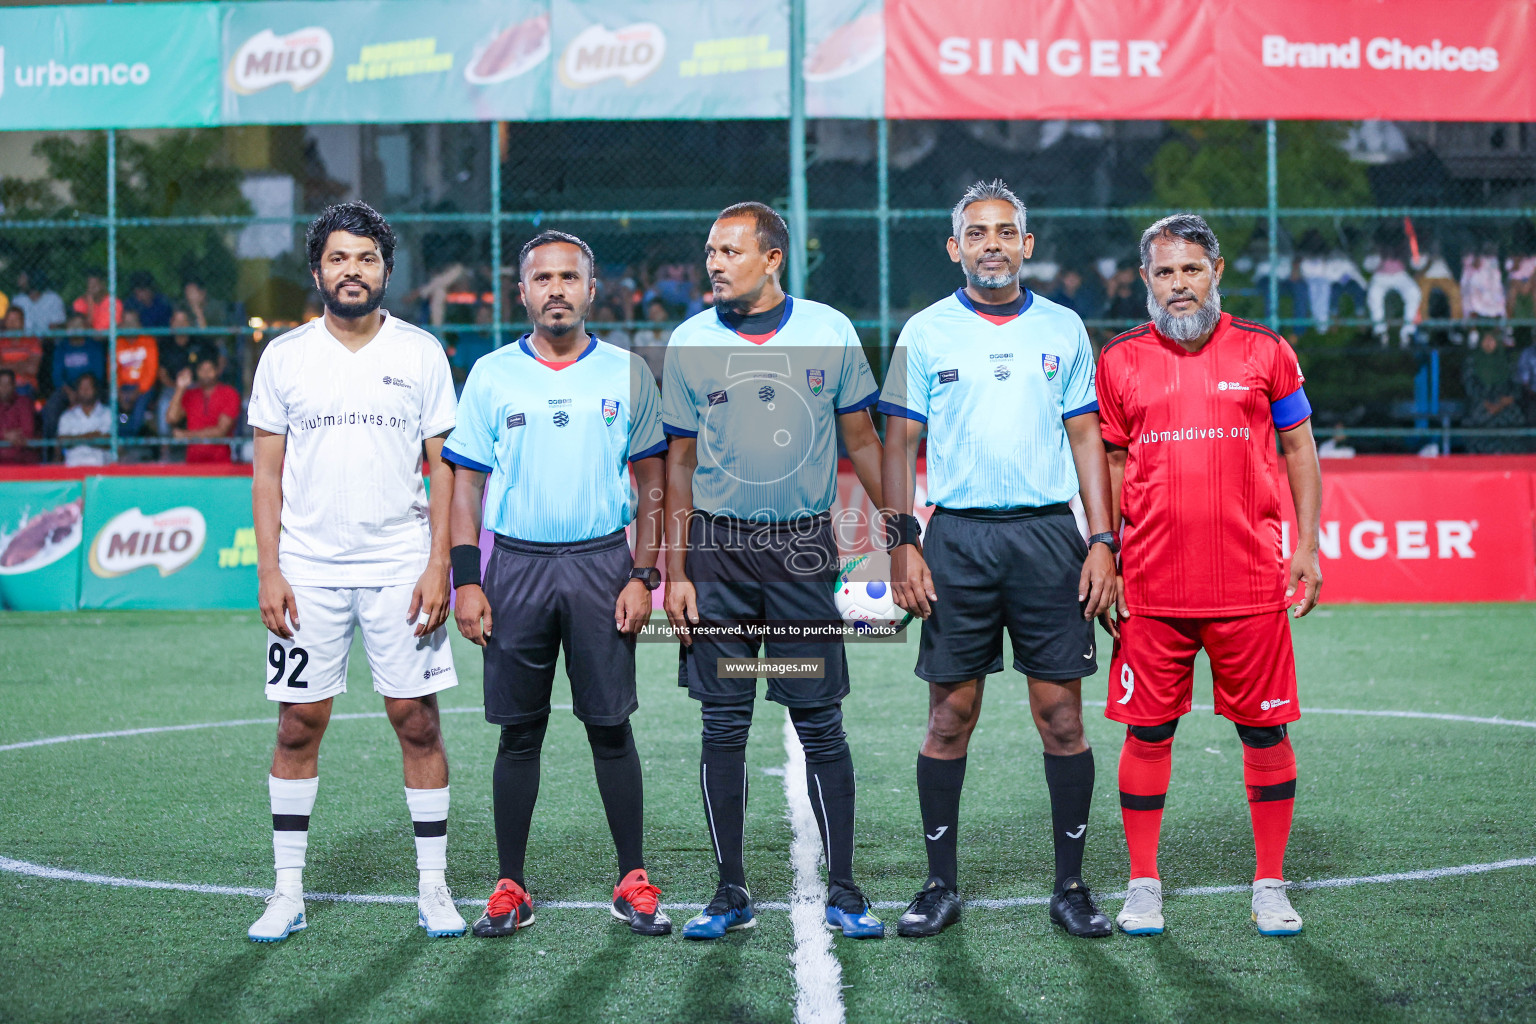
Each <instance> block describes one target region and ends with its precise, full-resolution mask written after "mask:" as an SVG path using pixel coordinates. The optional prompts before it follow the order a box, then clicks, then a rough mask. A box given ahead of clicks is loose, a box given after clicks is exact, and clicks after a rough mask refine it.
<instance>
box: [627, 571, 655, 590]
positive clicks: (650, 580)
mask: <svg viewBox="0 0 1536 1024" xmlns="http://www.w3.org/2000/svg"><path fill="white" fill-rule="evenodd" d="M629 578H630V579H632V580H639V581H640V582H641V583H644V584H645V589H646V590H655V589H656V588H657V587H659V586H661V570H660V569H658V568H656V567H655V566H654V565H653V566H650V567H648V568H645V569H641V568H640V567H638V566H636V567H635V568H633V569H631V570H629Z"/></svg>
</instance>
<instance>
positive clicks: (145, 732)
mask: <svg viewBox="0 0 1536 1024" xmlns="http://www.w3.org/2000/svg"><path fill="white" fill-rule="evenodd" d="M550 707H552V708H556V709H560V708H565V709H567V710H569V708H570V705H569V704H552V705H550ZM438 710H439V713H440V714H444V715H465V714H470V713H472V712H484V711H485V708H439V709H438ZM384 717H386V716H385V714H384V712H382V711H350V712H347V713H346V714H342V715H332V716H331V721H333V722H344V721H349V720H353V719H358V718H384ZM276 724H277V717H276V716H273V717H271V718H236V719H234V720H232V721H228V722H194V723H193V724H191V725H151V726H148V727H146V728H143V729H117V730H115V731H113V732H80V733H75V734H73V735H70V736H46V737H44V738H43V739H40V740H23V741H22V742H20V743H5V744H0V753H4V752H5V751H7V750H25V749H27V748H28V747H51V746H53V745H54V744H55V743H75V742H78V741H81V740H110V739H117V738H118V737H121V736H150V735H153V734H154V733H159V732H188V731H190V730H193V729H227V728H229V727H230V726H235V725H276Z"/></svg>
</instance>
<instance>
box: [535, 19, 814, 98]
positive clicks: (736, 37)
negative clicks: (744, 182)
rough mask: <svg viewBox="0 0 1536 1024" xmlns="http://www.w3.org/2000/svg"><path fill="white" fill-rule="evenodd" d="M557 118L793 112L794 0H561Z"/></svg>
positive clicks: (556, 67) (555, 92) (554, 90)
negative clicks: (791, 1)
mask: <svg viewBox="0 0 1536 1024" xmlns="http://www.w3.org/2000/svg"><path fill="white" fill-rule="evenodd" d="M550 9H551V13H552V15H553V19H554V28H555V55H554V69H553V71H554V78H555V84H554V86H553V88H552V91H551V94H550V117H551V118H554V119H556V120H563V119H566V118H595V119H603V120H607V119H621V120H623V119H642V118H698V119H705V120H708V119H714V118H757V117H785V116H786V115H787V114H788V113H789V73H788V70H789V9H788V4H787V3H786V2H785V0H760V2H757V3H699V2H698V0H553V3H552V4H551V8H550Z"/></svg>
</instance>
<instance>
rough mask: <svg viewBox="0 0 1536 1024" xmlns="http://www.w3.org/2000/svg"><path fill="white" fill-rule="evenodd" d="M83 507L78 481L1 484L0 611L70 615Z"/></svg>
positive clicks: (76, 583)
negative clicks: (65, 612) (46, 612)
mask: <svg viewBox="0 0 1536 1024" xmlns="http://www.w3.org/2000/svg"><path fill="white" fill-rule="evenodd" d="M81 505H82V502H81V487H80V481H78V480H50V481H39V482H36V483H33V482H20V481H7V482H5V483H0V608H4V609H10V610H14V611H28V612H40V611H74V609H75V605H76V603H77V600H78V598H79V594H80V559H81V552H80V541H81V536H82V532H83V530H82V519H83V514H82V510H81Z"/></svg>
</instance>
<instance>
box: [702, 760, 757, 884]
mask: <svg viewBox="0 0 1536 1024" xmlns="http://www.w3.org/2000/svg"><path fill="white" fill-rule="evenodd" d="M699 788H700V789H702V790H703V791H704V817H705V819H706V820H707V821H708V823H709V838H710V841H711V843H713V844H714V848H715V863H716V865H717V866H718V867H719V869H720V881H722V882H730V883H731V884H732V885H739V886H741V887H742V888H743V889H745V888H746V887H747V868H746V865H745V863H744V862H743V859H742V847H743V846H744V845H745V842H746V839H745V836H744V835H743V833H744V832H745V830H746V827H747V752H746V751H745V750H715V749H713V748H712V747H705V748H704V751H703V753H702V754H701V755H700V757H699Z"/></svg>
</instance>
